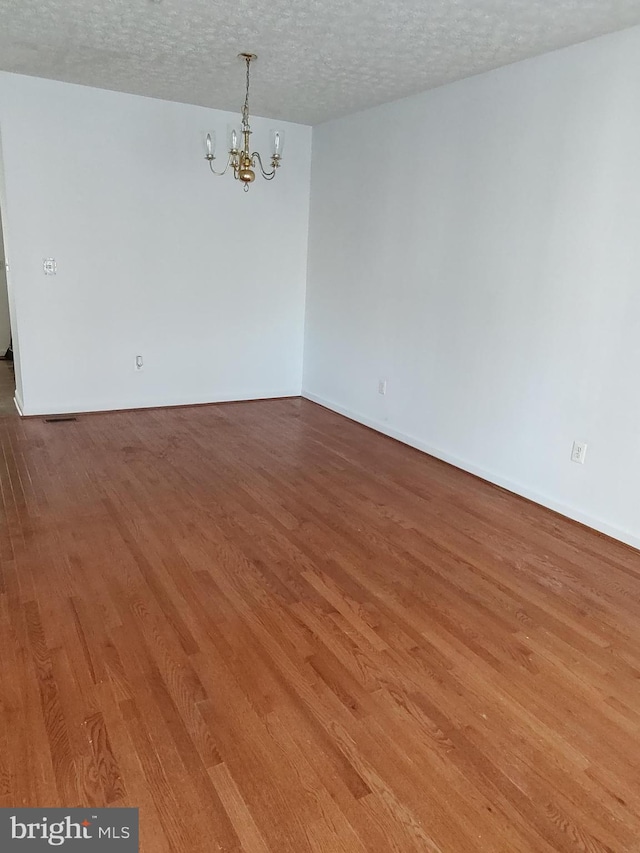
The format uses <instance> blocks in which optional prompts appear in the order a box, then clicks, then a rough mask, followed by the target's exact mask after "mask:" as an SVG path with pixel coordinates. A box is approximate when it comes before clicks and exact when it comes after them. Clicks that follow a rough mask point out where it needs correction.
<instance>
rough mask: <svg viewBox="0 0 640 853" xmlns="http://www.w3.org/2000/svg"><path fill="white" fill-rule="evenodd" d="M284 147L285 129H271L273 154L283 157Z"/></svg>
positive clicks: (273, 155)
mask: <svg viewBox="0 0 640 853" xmlns="http://www.w3.org/2000/svg"><path fill="white" fill-rule="evenodd" d="M283 148H284V131H283V130H272V131H271V156H272V157H282V149H283Z"/></svg>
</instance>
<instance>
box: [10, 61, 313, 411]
mask: <svg viewBox="0 0 640 853" xmlns="http://www.w3.org/2000/svg"><path fill="white" fill-rule="evenodd" d="M239 85H240V82H239ZM238 98H239V100H238V107H240V105H241V100H242V92H241V90H240V89H239V92H238ZM232 119H237V116H236V115H235V114H233V115H232V114H230V113H224V112H219V111H214V110H207V109H203V108H200V107H193V106H185V105H183V104H174V103H168V102H163V101H159V100H153V99H149V98H141V97H135V96H131V95H123V94H117V93H113V92H106V91H101V90H97V89H90V88H86V87H81V86H73V85H69V84H65V83H57V82H52V81H46V80H40V79H35V78H30V77H21V76H18V75H12V74H0V130H1V132H2V147H3V155H4V171H5V183H6V211H5V220H6V221H5V230H6V237H7V241H6V242H7V254H8V257H9V261H10V264H11V282H10V284H11V288H12V291H13V297H14V300H15V314H16V320H17V329H18V331H19V339H20V354H21V368H22V398H23V399H22V405H23V410H24V412H25V413H26V414H36V413H53V412H68V411H88V410H98V409H113V408H127V407H136V406H153V405H170V404H179V403H196V402H207V401H213V400H229V399H243V398H252V397H272V396H280V395H289V394H298V393H299V392H300V386H301V375H302V346H303V314H304V296H305V279H306V249H307V234H308V204H309V170H310V157H311V130H310V128H308V127H304V126H300V125H292V124H288V125H286V135H287V139H286V148H285V152H284V153H285V159H284V164H283V167H282V169H281V171H280V174H279V175H278V177H277V179H276V180H275V181H273V183H266V182H264V181H262V180H261V179H258V180H256V183H255V184H254V186H252V187H251V190H250V191H249V192H248V193H246V194H245V193H243V192H242V188H241V186H240V184H239V183H238V182H236V181H234V180H233V178H232V177H230V176H229V175H226V176H225V177H224V178H214V177H213V176H211V175H210V174H209V171H208V166H207V164H206V162H205V160H204V143H203V140H204V135H205V133H206V132H207V130H209V129H211V128H214V129H217V130H218V132H219V135H220V136H221V137H222V138H223V139H224V136H225V133H226V126H227V122H228V121H231V120H232ZM278 124H279V126H281V125H282V123H278ZM272 126H273V123H272V122H270V121H268V120H266V119H256V120H255V121H254V122H253V129H254V136H253V141H254V142H255V145H256V147H257V148H258V149H259V150H264V149H266V148H267V147H268V141H269V139H268V132H269V129H270V128H271V127H272ZM46 257H55V258H56V260H57V264H58V274H57V276H55V277H47V276H45V275H44V274H43V271H42V260H43V258H46ZM138 354H141V355H143V357H144V362H145V366H144V370H143V371H141V372H139V373H136V372H135V371H134V359H135V356H136V355H138Z"/></svg>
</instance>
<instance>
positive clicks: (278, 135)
mask: <svg viewBox="0 0 640 853" xmlns="http://www.w3.org/2000/svg"><path fill="white" fill-rule="evenodd" d="M257 58H258V57H257V56H256V55H255V53H239V54H238V59H242V60H244V62H245V63H246V66H247V81H246V91H245V96H244V105H243V107H242V120H241V125H240V133H238V131H237V130H236V128H235V127H230V128H229V138H228V144H229V149H228V150H229V153H228V155H227V164H226V166H225V167H224V169H223V170H222V171H221V172H216V170H215V169H214V168H213V162H214V160H215V159H216V156H215V147H216V141H215V140H216V137H215V133H213V132H212V133H207V139H206V148H207V153H206V154H205V160H208V161H209V168H210V169H211V171H212V172H213V174H214V175H217V176H220V175H224V174H225V172H226V171H227V170H228V169H229V166H231V168H232V170H233V177H234V178H235V179H236V180H237V181H242V183H243V185H244V191H245V192H247V190H248V189H249V184H251V183H252V182H253V181H255V179H256V167H259V169H260V172H261V173H262V177H263V178H264V179H265V180H267V181H272V180H273V179H274V178H275V176H276V172H277V170H278V169H279V168H280V161H281V159H282V148H283V146H284V133H283V132H282V131H277V130H272V131H271V168H270V169H265V168H264V166H263V164H262V157H261V156H260V154H259V153H258V152H257V151H253V152H252V153H250V152H249V137H250V136H251V127H250V125H249V80H250V74H251V63H252V62H254V61H255V60H256V59H257Z"/></svg>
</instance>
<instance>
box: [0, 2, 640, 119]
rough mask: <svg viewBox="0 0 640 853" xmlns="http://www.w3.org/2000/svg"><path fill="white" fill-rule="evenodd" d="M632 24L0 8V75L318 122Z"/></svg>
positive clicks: (351, 8) (548, 7)
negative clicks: (247, 72) (248, 78)
mask: <svg viewBox="0 0 640 853" xmlns="http://www.w3.org/2000/svg"><path fill="white" fill-rule="evenodd" d="M638 23H640V0H355V2H354V0H351V2H349V0H306V1H305V2H301V0H236V2H232V0H160V2H157V0H0V68H1V69H3V70H6V71H15V72H18V73H20V74H32V75H37V76H39V77H50V78H53V79H56V80H66V81H69V82H74V83H84V84H86V85H89V86H98V87H100V88H104V89H114V90H116V91H122V92H134V93H137V94H140V95H150V96H153V97H158V98H166V99H168V100H174V101H182V102H185V103H190V104H202V105H204V106H210V107H218V108H220V109H230V110H234V111H236V110H237V111H239V110H240V106H241V104H242V100H243V96H244V92H243V86H244V76H243V75H244V71H243V66H242V65H241V63H240V61H239V60H238V59H236V54H237V53H238V52H240V51H253V52H254V53H257V54H259V60H258V62H257V63H256V65H255V66H254V67H253V73H252V98H251V108H252V113H255V114H257V115H266V116H271V117H274V118H281V119H288V120H290V121H298V122H302V123H305V124H316V123H318V122H321V121H325V120H326V119H329V118H333V117H336V116H340V115H344V114H346V113H349V112H354V111H356V110H360V109H364V108H365V107H370V106H374V105H376V104H380V103H384V102H385V101H392V100H395V99H396V98H401V97H403V96H405V95H410V94H414V93H416V92H419V91H422V90H425V89H429V88H432V87H434V86H439V85H441V84H442V83H446V82H449V81H451V80H458V79H460V78H462V77H468V76H470V75H472V74H477V73H478V72H481V71H486V70H489V69H491V68H496V67H497V66H499V65H506V64H508V63H510V62H514V61H516V60H519V59H524V58H526V57H529V56H534V55H536V54H540V53H544V52H546V51H549V50H553V49H555V48H558V47H563V46H565V45H568V44H573V43H575V42H579V41H584V40H586V39H589V38H592V37H594V36H597V35H601V34H603V33H606V32H611V31H613V30H617V29H623V28H624V27H628V26H632V25H634V24H638Z"/></svg>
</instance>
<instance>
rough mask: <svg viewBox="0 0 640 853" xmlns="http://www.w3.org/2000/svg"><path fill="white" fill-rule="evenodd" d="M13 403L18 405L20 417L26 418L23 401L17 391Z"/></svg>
mask: <svg viewBox="0 0 640 853" xmlns="http://www.w3.org/2000/svg"><path fill="white" fill-rule="evenodd" d="M13 402H14V403H15V404H16V409H17V410H18V414H19V415H20V417H21V418H23V417H24V412H23V406H22V400H21V399H20V397H19V396H18V392H17V391H16V393H15V394H14V395H13Z"/></svg>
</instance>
